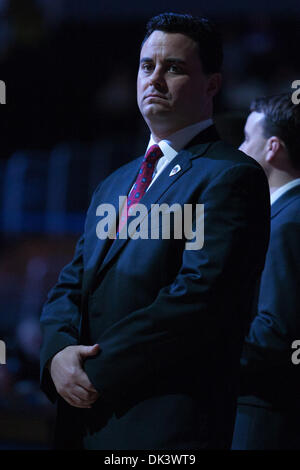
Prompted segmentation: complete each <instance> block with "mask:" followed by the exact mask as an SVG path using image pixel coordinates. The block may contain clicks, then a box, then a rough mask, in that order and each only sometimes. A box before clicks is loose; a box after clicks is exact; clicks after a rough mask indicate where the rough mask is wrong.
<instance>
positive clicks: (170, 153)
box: [147, 118, 213, 161]
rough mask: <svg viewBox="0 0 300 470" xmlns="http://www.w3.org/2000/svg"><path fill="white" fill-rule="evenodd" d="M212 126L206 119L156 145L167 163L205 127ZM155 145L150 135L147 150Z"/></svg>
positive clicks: (210, 120)
mask: <svg viewBox="0 0 300 470" xmlns="http://www.w3.org/2000/svg"><path fill="white" fill-rule="evenodd" d="M212 124H213V120H212V119H211V118H210V119H206V120H205V121H200V122H196V124H191V125H190V126H187V127H184V128H183V129H180V130H179V131H177V132H174V134H171V135H169V136H168V137H167V138H166V139H163V140H160V141H159V142H158V145H159V147H160V149H161V151H162V153H163V154H164V157H166V159H167V160H168V161H171V160H172V159H173V158H174V157H175V156H176V155H177V153H178V152H180V150H182V149H183V148H184V147H185V146H186V144H187V143H188V142H190V141H191V140H192V139H193V138H194V137H195V136H196V135H197V134H199V132H202V131H204V129H206V128H207V127H209V126H211V125H212ZM154 144H156V142H155V141H154V139H153V136H152V134H151V136H150V141H149V144H148V147H147V150H148V148H149V147H151V145H154Z"/></svg>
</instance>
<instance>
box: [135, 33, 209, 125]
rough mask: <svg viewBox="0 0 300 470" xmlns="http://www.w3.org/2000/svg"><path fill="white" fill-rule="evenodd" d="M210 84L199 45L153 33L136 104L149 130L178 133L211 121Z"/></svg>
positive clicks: (144, 52) (143, 51)
mask: <svg viewBox="0 0 300 470" xmlns="http://www.w3.org/2000/svg"><path fill="white" fill-rule="evenodd" d="M214 75H217V74H214ZM210 83H211V81H210V77H209V76H207V75H205V74H204V73H203V70H202V64H201V60H200V58H199V54H198V45H197V44H196V42H195V41H193V40H192V39H191V38H189V37H188V36H185V35H183V34H180V33H165V32H163V31H154V32H153V33H152V34H151V35H150V36H149V38H148V39H147V40H146V41H145V43H144V44H143V47H142V49H141V55H140V66H139V72H138V78H137V101H138V106H139V108H140V111H141V113H142V115H143V117H144V119H145V120H146V122H147V123H148V125H149V127H150V129H152V128H156V129H159V128H161V129H162V131H164V130H166V129H169V131H170V132H171V131H172V132H175V131H176V130H179V129H181V128H183V127H185V126H187V125H190V124H193V123H195V122H198V121H200V120H202V119H206V118H207V117H209V107H210V106H211V102H212V96H213V94H215V93H216V91H215V92H214V91H212V87H210ZM170 132H169V133H170Z"/></svg>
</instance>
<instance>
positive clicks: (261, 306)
mask: <svg viewBox="0 0 300 470" xmlns="http://www.w3.org/2000/svg"><path fill="white" fill-rule="evenodd" d="M299 314H300V186H296V187H294V188H292V189H290V190H288V191H287V192H286V193H284V194H283V195H282V196H281V197H279V198H278V199H277V200H276V201H275V203H274V204H272V208H271V236H270V244H269V249H268V252H267V256H266V263H265V267H264V271H263V273H262V277H261V283H260V287H259V295H258V302H257V303H256V304H255V308H254V317H253V320H252V323H251V326H250V329H249V333H248V335H247V338H246V341H245V345H244V348H243V354H242V359H241V373H242V377H241V390H240V398H239V403H240V404H241V406H242V405H250V407H249V408H248V410H247V414H248V415H249V417H250V418H251V416H252V415H253V416H252V423H251V425H250V424H247V423H248V421H247V422H243V423H240V422H239V424H238V425H237V426H236V431H235V434H236V435H237V439H238V433H243V434H244V435H248V440H249V442H250V439H251V442H252V445H257V446H261V442H262V440H263V441H264V442H266V445H268V446H270V445H271V443H270V442H269V443H267V436H268V435H269V434H270V435H272V436H273V437H272V440H273V441H274V430H273V429H272V428H274V426H275V424H274V420H275V419H276V423H277V425H276V427H277V431H276V432H277V440H278V442H279V443H280V441H281V443H282V442H283V439H285V437H284V435H287V433H288V431H289V428H290V427H291V426H290V425H291V423H292V420H294V418H292V415H295V413H297V414H298V420H299V416H300V414H299V413H300V404H299V389H300V380H299V370H298V369H297V366H296V365H294V364H293V363H292V359H291V357H292V353H293V352H294V350H293V349H292V347H291V346H292V343H293V341H294V340H295V339H300V315H299ZM251 406H253V407H255V406H256V407H260V408H261V410H262V411H261V414H264V416H267V419H264V418H262V416H260V415H259V411H258V410H254V409H252V410H251ZM263 408H264V409H268V410H269V411H268V413H265V412H264V411H263ZM272 410H273V411H274V415H273V416H274V420H273V419H272ZM280 412H282V415H281V416H282V417H283V416H284V419H282V420H281V421H280ZM289 413H290V419H288V415H289ZM254 415H255V419H254ZM291 418H292V420H291ZM254 421H257V422H258V421H259V423H260V424H259V426H257V429H256V427H255V428H254V427H253V426H254ZM289 421H290V425H289V424H288V422H289ZM278 423H279V424H278ZM280 423H282V424H280ZM283 423H284V428H283ZM248 425H249V428H248ZM297 427H298V426H295V429H297ZM252 433H254V434H255V436H250V435H251V434H252ZM297 433H298V431H297ZM298 435H299V433H298ZM279 436H280V437H279ZM290 437H291V436H290ZM299 437H300V436H299ZM253 439H254V440H253ZM298 443H300V439H299V440H298ZM279 445H280V444H279ZM259 448H261V447H259Z"/></svg>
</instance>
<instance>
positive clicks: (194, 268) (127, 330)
mask: <svg viewBox="0 0 300 470" xmlns="http://www.w3.org/2000/svg"><path fill="white" fill-rule="evenodd" d="M221 58H222V48H221V42H220V38H219V35H218V34H217V32H216V30H215V27H214V26H213V25H212V24H211V23H210V22H209V21H208V20H206V19H203V18H200V19H199V18H194V17H191V16H188V15H177V14H162V15H159V16H158V17H155V18H153V19H152V20H150V22H149V23H148V28H147V34H146V37H145V39H144V42H143V44H142V48H141V55H140V66H139V71H138V81H137V96H138V105H139V108H140V111H141V113H142V115H143V117H144V119H145V121H146V122H147V124H148V126H149V128H150V131H151V138H150V142H149V145H148V151H147V152H146V156H145V157H144V158H143V157H140V158H137V159H135V160H133V161H132V162H130V163H129V164H127V165H125V166H123V167H122V168H120V169H119V170H117V171H116V172H114V173H113V174H111V175H110V176H109V177H108V178H107V179H106V180H105V181H103V182H102V183H101V184H100V185H99V187H98V188H97V190H96V191H95V194H94V196H93V199H92V202H91V205H90V208H89V210H88V213H87V218H86V224H85V231H84V235H83V236H82V237H81V239H80V240H79V242H78V245H77V248H76V253H75V256H74V259H73V261H72V262H71V263H70V264H69V265H68V266H66V267H65V268H64V269H63V271H62V273H61V274H60V277H59V280H58V283H57V284H56V286H55V287H54V289H53V290H52V291H51V292H50V294H49V298H48V301H47V303H46V305H45V307H44V310H43V312H42V316H41V324H42V328H43V332H44V342H43V346H42V350H41V383H42V388H43V390H44V391H45V392H46V393H47V395H48V396H49V398H50V399H52V400H53V401H54V400H55V399H57V398H58V419H57V441H56V445H57V447H62V448H66V447H76V446H77V447H79V446H81V447H83V448H85V449H106V450H107V449H200V448H218V449H221V448H229V447H230V443H231V439H232V432H233V424H234V415H235V406H236V398H237V377H238V367H239V357H240V353H241V346H242V339H243V336H244V333H245V331H244V327H245V321H246V316H247V314H248V310H249V304H250V299H251V297H252V295H253V290H254V285H255V282H256V280H257V278H258V276H259V275H260V273H261V271H262V269H263V264H264V259H265V253H266V249H267V243H268V237H269V226H268V217H269V201H268V197H269V190H268V185H267V180H266V177H265V175H264V172H263V170H262V169H261V167H260V165H258V164H257V163H256V162H255V161H254V160H253V159H252V158H250V157H248V156H246V155H244V154H243V153H242V152H239V151H238V150H235V149H233V148H232V147H231V146H229V145H226V144H225V143H223V142H221V141H220V140H219V137H218V135H217V132H216V130H215V128H214V126H213V123H212V119H211V117H212V111H213V97H214V96H215V94H216V93H217V91H218V90H219V87H220V80H221V76H220V67H221ZM153 144H154V148H153V147H152V145H153ZM154 168H155V170H154V173H153V174H152V172H153V169H154ZM151 178H152V179H151ZM127 195H128V201H127V202H128V204H129V206H128V207H130V204H133V207H134V208H135V209H136V207H137V206H135V202H137V201H138V202H139V201H141V202H139V205H140V208H144V215H143V220H142V219H140V229H138V228H137V227H135V228H133V229H132V230H131V235H130V236H129V234H127V236H125V237H124V223H125V224H126V222H129V221H131V222H132V213H130V210H129V209H127V207H126V205H124V206H123V209H122V214H121V217H120V219H119V220H118V222H117V224H116V226H115V223H114V220H113V217H108V218H107V219H105V217H106V216H105V210H104V209H105V208H106V209H107V211H108V212H109V211H110V208H111V207H113V208H116V210H117V208H118V203H119V196H127ZM103 204H106V206H105V207H103ZM108 204H109V206H108ZM155 204H156V205H158V204H159V205H163V204H164V207H165V208H166V207H167V208H170V210H171V207H172V208H173V209H174V208H175V207H176V208H177V210H178V213H177V214H174V217H173V218H172V219H171V217H170V219H169V220H170V222H169V227H168V228H169V229H170V233H171V234H172V236H163V235H164V234H165V232H167V231H165V228H166V227H163V222H161V225H160V223H159V227H158V228H159V236H156V235H155V234H154V236H149V237H147V236H145V235H147V234H148V233H149V232H148V231H147V229H146V228H145V226H146V225H145V222H146V221H147V222H148V221H149V222H150V219H151V216H152V214H153V212H154V211H155V210H156V208H157V206H155ZM203 204H204V220H203V213H202V212H201V210H200V211H198V209H199V206H200V205H203ZM124 207H125V209H124ZM201 207H202V206H200V208H201ZM178 208H179V209H181V208H190V209H191V211H190V216H191V218H187V219H185V220H184V222H183V220H181V221H179V222H178V220H179V219H178V217H177V216H178V214H179V215H180V210H179V209H178ZM141 210H142V209H141ZM142 212H143V211H142ZM167 212H168V211H167ZM175 212H176V211H175ZM101 215H102V216H105V217H104V218H103V217H102V219H101V217H100V216H101ZM169 215H170V214H169ZM123 219H124V220H125V222H124V220H123ZM103 220H104V221H105V223H102V222H103ZM203 221H204V246H203V243H202V242H201V235H200V236H198V235H199V234H200V232H201V227H202V228H203ZM106 222H107V226H108V228H107V232H108V233H109V234H110V235H111V239H110V238H108V237H106V238H105V237H102V235H103V231H104V226H105V225H106ZM133 222H134V223H135V222H136V221H135V220H133ZM166 225H168V224H166ZM183 225H184V226H185V228H187V231H185V232H184V233H185V235H183V234H182V233H183V232H182V230H181V229H182V228H183ZM142 226H143V227H142ZM131 227H134V226H131ZM125 228H126V225H125ZM128 228H129V225H128ZM142 228H143V230H142ZM139 230H140V231H139ZM115 232H117V235H116V236H115ZM128 232H129V230H128ZM163 232H164V233H163ZM192 232H193V233H194V238H195V239H196V240H194V241H190V242H187V240H188V239H191V237H190V236H189V234H192ZM197 237H198V240H197ZM101 238H105V239H101ZM199 239H200V240H199ZM194 243H195V244H194ZM245 247H247V248H246V249H245Z"/></svg>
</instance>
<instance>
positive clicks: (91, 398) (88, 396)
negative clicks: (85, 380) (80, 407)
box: [71, 385, 99, 404]
mask: <svg viewBox="0 0 300 470" xmlns="http://www.w3.org/2000/svg"><path fill="white" fill-rule="evenodd" d="M71 393H73V394H74V395H76V396H77V397H78V398H79V399H80V400H82V401H83V402H85V404H92V403H94V402H95V401H96V400H97V398H98V396H99V394H98V392H97V391H96V392H88V391H87V390H86V389H85V388H83V387H81V386H80V385H74V387H73V388H72V392H71Z"/></svg>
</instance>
